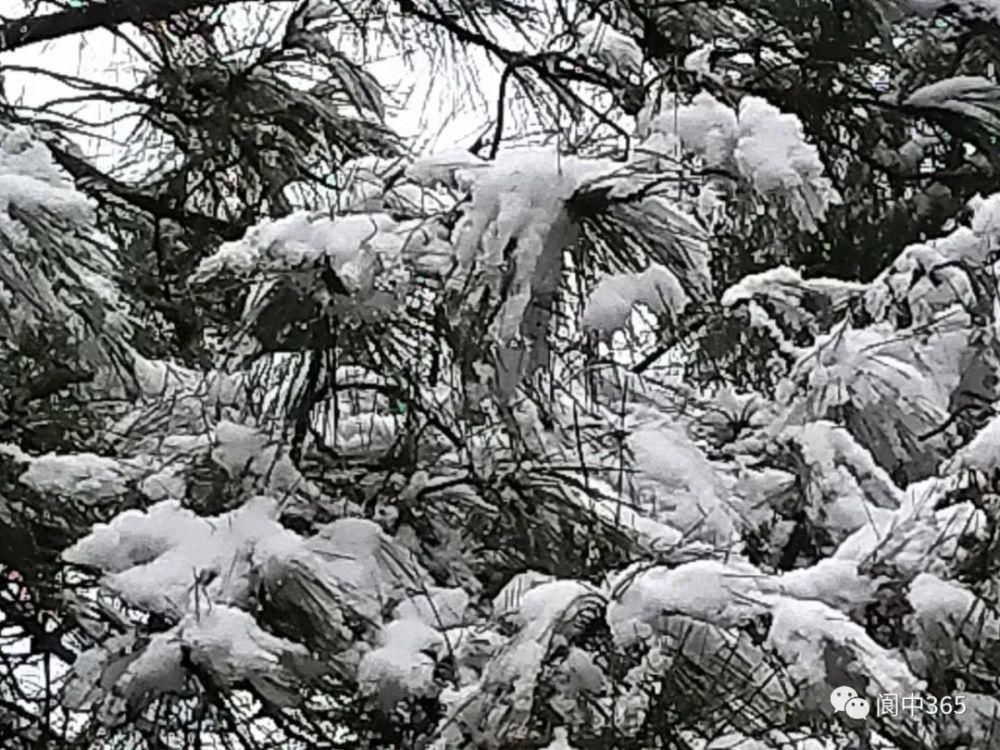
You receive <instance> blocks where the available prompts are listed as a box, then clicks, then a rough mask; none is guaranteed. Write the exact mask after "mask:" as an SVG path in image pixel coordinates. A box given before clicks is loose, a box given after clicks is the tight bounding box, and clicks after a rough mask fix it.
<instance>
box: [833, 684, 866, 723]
mask: <svg viewBox="0 0 1000 750" xmlns="http://www.w3.org/2000/svg"><path fill="white" fill-rule="evenodd" d="M830 703H832V704H833V711H834V713H837V712H840V711H843V712H844V713H845V714H847V716H848V718H851V719H855V720H856V721H860V720H861V719H867V718H868V714H869V713H871V705H870V704H869V703H868V700H867V699H866V698H859V697H858V691H857V690H855V689H854V688H852V687H847V685H841V686H840V687H839V688H836V689H835V690H834V691H833V692H832V693H830Z"/></svg>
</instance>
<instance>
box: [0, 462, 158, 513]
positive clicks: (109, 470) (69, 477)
mask: <svg viewBox="0 0 1000 750" xmlns="http://www.w3.org/2000/svg"><path fill="white" fill-rule="evenodd" d="M141 473H142V470H141V468H140V467H138V466H136V465H134V464H132V463H129V462H127V461H123V460H121V459H117V458H107V457H105V456H98V455H95V454H93V453H73V454H69V455H57V454H55V453H48V454H46V455H44V456H38V457H37V458H32V459H30V463H29V464H28V468H27V469H26V470H25V472H24V473H23V474H22V475H21V476H20V477H19V479H20V481H22V482H24V483H25V484H26V485H28V486H29V487H31V488H32V489H34V490H35V491H36V492H40V493H43V494H46V495H55V496H57V497H59V496H63V497H73V498H78V499H80V500H83V501H85V502H89V503H99V502H101V501H103V500H110V499H113V498H116V497H121V496H123V495H125V494H126V493H127V492H128V490H129V487H130V483H131V482H133V481H134V480H135V479H136V478H138V477H139V476H140V475H141Z"/></svg>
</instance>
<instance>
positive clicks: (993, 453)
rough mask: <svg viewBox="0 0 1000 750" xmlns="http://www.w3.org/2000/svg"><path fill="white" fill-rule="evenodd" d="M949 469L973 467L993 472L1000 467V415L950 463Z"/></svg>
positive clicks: (975, 469) (960, 469)
mask: <svg viewBox="0 0 1000 750" xmlns="http://www.w3.org/2000/svg"><path fill="white" fill-rule="evenodd" d="M948 469H949V471H962V470H965V469H971V470H973V471H982V472H985V473H986V474H992V473H993V472H994V471H996V470H997V469H1000V417H994V418H993V419H991V420H990V421H989V422H987V423H986V426H985V427H983V428H982V429H981V430H980V431H979V432H977V433H976V436H975V437H974V438H972V440H971V441H969V443H968V445H965V446H964V447H963V448H962V449H961V450H959V451H958V452H957V453H956V454H955V456H954V458H953V459H952V460H951V461H949V463H948Z"/></svg>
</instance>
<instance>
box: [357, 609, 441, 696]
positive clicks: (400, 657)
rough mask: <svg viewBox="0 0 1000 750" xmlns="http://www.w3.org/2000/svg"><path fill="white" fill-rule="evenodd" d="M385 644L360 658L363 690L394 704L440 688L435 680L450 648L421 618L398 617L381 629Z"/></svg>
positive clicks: (432, 692) (431, 693)
mask: <svg viewBox="0 0 1000 750" xmlns="http://www.w3.org/2000/svg"><path fill="white" fill-rule="evenodd" d="M382 639H383V645H382V646H380V647H379V648H376V649H374V650H373V651H371V652H370V653H368V654H367V655H365V657H364V658H363V659H362V660H361V665H360V667H359V669H358V682H359V684H360V686H361V689H362V691H363V692H367V693H377V694H378V695H379V698H380V701H381V702H382V705H384V706H388V707H391V706H393V705H395V704H396V703H397V702H398V701H400V700H402V699H404V698H409V697H415V696H424V695H433V694H434V693H436V692H437V691H438V689H439V688H438V687H437V684H436V682H435V680H434V668H435V665H436V663H437V659H438V658H440V657H441V656H443V655H444V654H445V652H446V650H447V644H446V642H445V639H444V637H443V636H442V635H441V634H440V633H439V632H438V631H436V630H435V629H434V628H431V627H429V626H427V625H424V624H423V623H421V622H419V621H413V620H397V621H396V622H392V623H390V624H389V625H387V626H386V628H385V629H384V630H383V632H382Z"/></svg>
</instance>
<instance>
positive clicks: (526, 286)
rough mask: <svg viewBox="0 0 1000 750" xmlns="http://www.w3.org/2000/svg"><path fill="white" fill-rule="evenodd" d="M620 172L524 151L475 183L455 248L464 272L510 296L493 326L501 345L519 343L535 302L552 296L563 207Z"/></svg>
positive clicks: (608, 165)
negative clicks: (585, 188)
mask: <svg viewBox="0 0 1000 750" xmlns="http://www.w3.org/2000/svg"><path fill="white" fill-rule="evenodd" d="M620 166H621V165H618V164H615V163H613V162H605V161H602V160H593V159H580V158H576V157H569V156H567V157H564V156H561V155H560V154H559V153H558V152H557V151H555V150H554V149H548V148H523V149H512V150H510V151H506V152H503V153H502V154H501V156H500V157H499V158H498V159H497V160H496V161H495V162H492V163H491V164H490V166H489V167H488V168H484V169H481V170H477V171H476V173H475V174H474V175H473V185H472V189H471V201H470V202H469V203H468V204H466V208H465V213H464V216H463V218H462V221H461V222H459V224H458V225H457V226H456V227H455V232H454V234H453V236H452V242H453V244H454V248H455V258H456V260H457V261H458V263H459V265H460V266H461V267H462V268H463V269H465V270H466V271H472V270H473V269H475V270H477V271H479V272H480V273H482V274H484V277H485V279H486V280H488V282H489V283H491V284H493V285H496V286H499V285H501V284H504V285H505V286H506V288H507V296H506V299H505V301H504V304H503V307H502V309H501V311H500V314H499V315H498V318H497V323H496V330H495V334H496V335H497V337H498V338H499V339H501V340H507V339H510V338H511V337H513V336H516V335H517V333H518V331H519V328H520V324H521V320H522V318H523V317H524V313H525V311H526V309H527V307H528V304H529V302H530V301H531V299H532V296H533V295H535V294H538V293H543V292H546V291H553V292H554V291H555V287H556V286H557V285H558V283H559V274H558V273H553V271H557V270H558V268H559V267H560V265H561V259H562V252H563V250H564V249H565V244H566V239H567V238H564V237H562V236H561V234H560V233H562V232H565V231H568V226H566V225H565V222H564V221H563V220H564V218H565V217H564V210H563V205H564V203H565V201H566V200H567V199H569V198H570V197H571V196H572V195H573V194H574V193H575V192H576V191H577V190H578V189H579V188H580V187H581V186H583V185H585V184H587V182H588V181H590V180H593V179H596V178H598V177H601V176H606V175H608V174H610V173H614V172H615V171H618V170H619V169H620ZM553 233H556V234H555V235H553ZM545 253H547V256H546V257H545V258H544V259H543V254H545ZM508 256H509V257H508ZM505 270H506V271H507V274H506V275H507V278H506V279H504V271H505ZM460 281H461V279H456V282H460Z"/></svg>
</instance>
